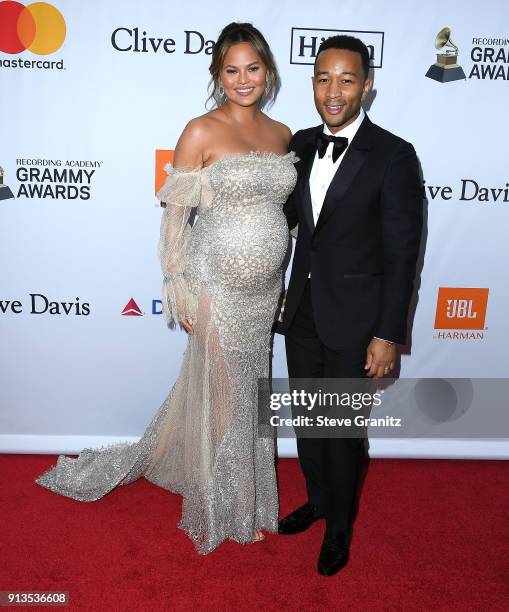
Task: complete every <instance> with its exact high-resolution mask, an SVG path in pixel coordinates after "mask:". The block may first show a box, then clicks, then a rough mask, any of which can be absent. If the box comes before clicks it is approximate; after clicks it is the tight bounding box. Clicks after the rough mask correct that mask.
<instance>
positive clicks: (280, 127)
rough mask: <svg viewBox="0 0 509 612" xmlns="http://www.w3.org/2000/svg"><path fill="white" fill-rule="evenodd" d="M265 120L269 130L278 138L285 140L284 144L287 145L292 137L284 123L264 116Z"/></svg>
mask: <svg viewBox="0 0 509 612" xmlns="http://www.w3.org/2000/svg"><path fill="white" fill-rule="evenodd" d="M265 118H266V120H267V121H268V125H269V126H270V127H271V129H273V130H275V131H276V132H277V133H278V134H279V136H280V137H281V138H283V139H284V140H285V142H286V144H288V143H289V142H290V139H291V137H292V131H291V130H290V128H289V127H288V126H287V125H286V124H285V123H282V122H281V121H277V120H276V119H272V117H269V116H268V115H265Z"/></svg>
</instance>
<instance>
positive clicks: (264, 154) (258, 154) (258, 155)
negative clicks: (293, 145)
mask: <svg viewBox="0 0 509 612" xmlns="http://www.w3.org/2000/svg"><path fill="white" fill-rule="evenodd" d="M287 157H288V158H291V161H292V163H296V162H297V161H298V160H299V158H298V157H297V155H296V153H295V151H289V152H288V153H273V152H272V151H249V152H248V153H225V154H224V155H221V157H218V158H217V159H216V160H215V161H213V162H212V163H211V164H209V165H208V166H178V167H177V168H175V167H174V166H173V164H171V163H170V162H168V163H167V164H166V166H165V167H164V169H165V170H166V172H169V171H173V172H204V171H205V170H210V168H213V167H214V166H216V165H217V164H219V163H221V162H224V161H228V160H232V159H238V160H241V159H286V158H287Z"/></svg>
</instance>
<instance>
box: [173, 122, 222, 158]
mask: <svg viewBox="0 0 509 612" xmlns="http://www.w3.org/2000/svg"><path fill="white" fill-rule="evenodd" d="M219 121H220V120H219V118H218V117H217V116H216V114H215V111H210V112H208V113H205V114H204V115H200V116H199V117H194V118H193V119H191V120H190V121H189V122H188V123H187V125H186V126H185V128H184V130H183V131H182V134H181V135H180V138H179V139H178V142H177V145H176V147H175V157H174V162H175V165H177V166H202V165H203V160H204V159H205V157H206V151H207V150H208V149H209V147H210V143H211V141H213V140H214V134H215V132H216V131H217V128H218V125H219Z"/></svg>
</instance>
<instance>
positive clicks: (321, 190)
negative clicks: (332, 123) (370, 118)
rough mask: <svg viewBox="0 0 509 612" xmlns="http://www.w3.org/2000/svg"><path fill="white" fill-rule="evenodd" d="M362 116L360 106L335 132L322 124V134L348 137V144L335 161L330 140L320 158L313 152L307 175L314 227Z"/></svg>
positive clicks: (362, 111) (363, 113)
mask: <svg viewBox="0 0 509 612" xmlns="http://www.w3.org/2000/svg"><path fill="white" fill-rule="evenodd" d="M364 116H365V112H364V110H363V109H362V108H361V110H360V113H359V116H358V117H357V119H356V120H355V121H353V122H352V123H350V125H347V126H346V127H345V128H343V129H342V130H339V132H336V133H335V134H333V133H332V132H331V131H330V130H329V128H328V127H327V126H326V125H325V124H324V125H323V133H324V134H329V135H330V136H344V137H345V138H348V146H347V147H346V149H345V150H344V151H343V153H342V154H341V155H340V156H339V157H338V158H337V160H336V161H332V150H333V148H334V144H333V143H332V142H330V143H329V146H328V147H327V150H326V151H325V155H324V156H323V157H322V159H320V158H319V157H318V152H316V153H315V159H314V161H313V167H312V168H311V173H310V175H309V189H310V191H311V204H312V206H313V219H314V222H315V227H316V224H317V222H318V217H319V215H320V211H321V210H322V206H323V201H324V200H325V194H326V193H327V190H328V189H329V185H330V184H331V181H332V179H333V178H334V175H335V174H336V171H337V169H338V168H339V166H340V164H341V162H342V161H343V158H344V156H345V153H346V152H347V151H348V147H349V146H350V143H351V142H352V140H353V137H354V136H355V134H357V130H358V129H359V127H360V125H361V123H362V120H363V119H364Z"/></svg>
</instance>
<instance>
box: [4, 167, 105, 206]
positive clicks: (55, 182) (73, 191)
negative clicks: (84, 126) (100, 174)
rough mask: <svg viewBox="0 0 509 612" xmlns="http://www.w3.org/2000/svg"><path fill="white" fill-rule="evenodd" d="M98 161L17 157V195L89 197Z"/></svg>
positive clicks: (33, 197)
mask: <svg viewBox="0 0 509 612" xmlns="http://www.w3.org/2000/svg"><path fill="white" fill-rule="evenodd" d="M102 163H103V162H102V161H95V160H83V159H81V160H80V159H44V158H18V159H17V160H16V166H17V168H16V179H17V180H18V182H19V185H18V189H17V192H16V197H17V198H27V199H43V200H44V199H52V200H78V199H79V200H89V199H90V197H91V195H92V187H93V182H94V180H95V178H96V173H97V170H99V169H100V168H101V167H102Z"/></svg>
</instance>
